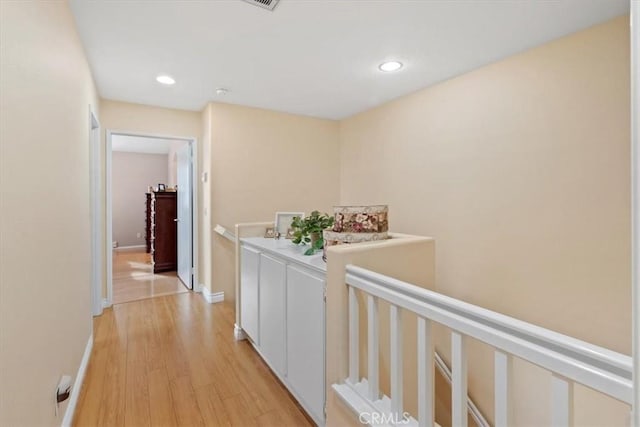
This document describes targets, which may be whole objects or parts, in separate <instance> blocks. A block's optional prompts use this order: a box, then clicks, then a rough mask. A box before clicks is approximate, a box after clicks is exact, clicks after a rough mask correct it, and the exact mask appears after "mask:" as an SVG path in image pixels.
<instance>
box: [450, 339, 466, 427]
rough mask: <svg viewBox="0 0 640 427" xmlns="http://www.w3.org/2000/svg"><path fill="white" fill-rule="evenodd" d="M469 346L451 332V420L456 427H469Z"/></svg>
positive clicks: (464, 340)
mask: <svg viewBox="0 0 640 427" xmlns="http://www.w3.org/2000/svg"><path fill="white" fill-rule="evenodd" d="M466 347H467V345H466V337H465V336H464V335H462V334H460V333H458V332H455V331H452V332H451V359H452V360H451V375H452V381H451V401H452V409H451V420H452V425H454V426H456V427H467V348H466Z"/></svg>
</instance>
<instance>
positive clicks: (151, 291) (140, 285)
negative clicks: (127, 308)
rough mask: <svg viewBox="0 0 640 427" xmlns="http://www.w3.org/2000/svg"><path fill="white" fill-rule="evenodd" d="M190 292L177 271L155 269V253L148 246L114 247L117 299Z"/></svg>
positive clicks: (114, 287) (136, 298) (115, 293)
mask: <svg viewBox="0 0 640 427" xmlns="http://www.w3.org/2000/svg"><path fill="white" fill-rule="evenodd" d="M180 292H188V290H187V288H186V287H185V286H184V285H183V284H182V282H181V281H180V279H178V276H177V274H176V272H175V271H171V272H167V273H159V274H154V273H153V266H152V264H151V254H148V253H145V251H144V249H138V248H136V249H122V250H114V251H113V303H114V304H120V303H123V302H129V301H136V300H140V299H145V298H152V297H155V296H159V295H171V294H177V293H180Z"/></svg>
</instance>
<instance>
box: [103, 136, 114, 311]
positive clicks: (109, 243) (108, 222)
mask: <svg viewBox="0 0 640 427" xmlns="http://www.w3.org/2000/svg"><path fill="white" fill-rule="evenodd" d="M111 161H112V145H111V131H110V130H107V133H106V138H105V158H104V162H105V170H104V176H105V183H104V191H105V198H104V203H105V209H104V210H105V212H106V218H105V228H106V230H105V233H106V234H105V255H106V261H107V262H106V269H107V271H106V273H107V274H106V276H107V307H111V305H112V301H113V224H112V222H113V211H112V209H111Z"/></svg>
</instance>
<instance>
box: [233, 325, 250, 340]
mask: <svg viewBox="0 0 640 427" xmlns="http://www.w3.org/2000/svg"><path fill="white" fill-rule="evenodd" d="M233 337H234V338H235V339H236V341H242V340H246V339H247V334H246V333H245V332H244V330H243V329H242V328H241V327H240V326H238V325H237V324H234V325H233Z"/></svg>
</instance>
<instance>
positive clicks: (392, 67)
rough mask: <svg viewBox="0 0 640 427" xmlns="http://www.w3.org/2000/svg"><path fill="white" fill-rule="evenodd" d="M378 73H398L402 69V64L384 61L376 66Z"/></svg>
mask: <svg viewBox="0 0 640 427" xmlns="http://www.w3.org/2000/svg"><path fill="white" fill-rule="evenodd" d="M378 68H379V69H380V71H384V72H389V71H398V70H399V69H400V68H402V62H398V61H386V62H383V63H382V64H380V65H379V66H378Z"/></svg>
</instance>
